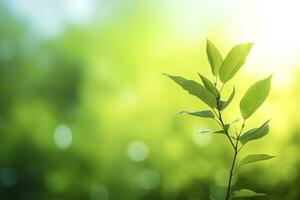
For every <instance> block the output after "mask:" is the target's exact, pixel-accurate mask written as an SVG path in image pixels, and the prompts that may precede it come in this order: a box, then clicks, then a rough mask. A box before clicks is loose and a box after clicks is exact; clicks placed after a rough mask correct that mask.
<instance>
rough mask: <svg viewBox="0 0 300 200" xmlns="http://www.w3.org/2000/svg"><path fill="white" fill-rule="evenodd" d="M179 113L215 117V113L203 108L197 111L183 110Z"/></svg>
mask: <svg viewBox="0 0 300 200" xmlns="http://www.w3.org/2000/svg"><path fill="white" fill-rule="evenodd" d="M179 114H187V115H194V116H197V117H204V118H215V114H214V113H213V112H212V111H210V110H201V111H195V112H188V111H181V112H180V113H179Z"/></svg>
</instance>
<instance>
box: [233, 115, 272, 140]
mask: <svg viewBox="0 0 300 200" xmlns="http://www.w3.org/2000/svg"><path fill="white" fill-rule="evenodd" d="M269 121H270V120H268V121H266V122H265V123H263V124H262V125H261V126H260V127H258V128H253V129H250V130H248V131H246V132H243V133H242V134H241V135H240V137H239V138H240V142H241V143H242V144H246V143H247V142H249V141H251V140H256V139H259V138H262V137H264V136H265V135H267V134H268V132H269Z"/></svg>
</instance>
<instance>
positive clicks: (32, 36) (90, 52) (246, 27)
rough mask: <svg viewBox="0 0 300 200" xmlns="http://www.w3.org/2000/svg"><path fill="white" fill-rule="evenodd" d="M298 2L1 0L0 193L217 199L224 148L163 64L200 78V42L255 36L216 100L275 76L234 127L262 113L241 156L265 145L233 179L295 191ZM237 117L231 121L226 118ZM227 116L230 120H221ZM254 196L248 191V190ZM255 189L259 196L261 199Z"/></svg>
mask: <svg viewBox="0 0 300 200" xmlns="http://www.w3.org/2000/svg"><path fill="white" fill-rule="evenodd" d="M299 6H300V3H299V2H298V1H296V0H286V1H276V0H273V1H271V0H251V1H250V0H223V1H220V0H153V1H141V0H131V1H130V0H125V1H121V0H60V1H59V0H43V1H38V0H19V1H11V0H2V1H0V138H1V139H0V158H1V159H0V199H14V200H19V199H20V200H21V199H22V200H41V199H45V200H48V199H49V200H51V199H52V200H59V199H64V200H77V199H78V200H85V199H86V200H206V199H208V198H209V196H215V197H218V198H220V199H224V198H225V197H224V194H225V190H226V183H227V180H228V170H229V168H230V164H231V160H232V156H233V155H232V151H231V150H232V149H231V146H230V143H229V142H228V141H227V139H226V137H225V136H224V135H221V134H215V135H212V134H211V135H210V134H198V133H199V130H200V131H201V130H215V129H216V128H217V124H216V123H215V122H214V121H211V120H209V119H201V118H197V117H194V116H189V115H181V114H178V113H179V112H180V111H197V110H202V109H207V106H205V105H204V104H203V103H202V102H201V101H199V100H198V99H197V98H195V97H193V96H191V95H188V94H187V93H186V92H185V91H183V90H182V89H181V88H180V87H178V86H177V85H175V84H174V83H173V82H172V81H170V79H168V78H167V77H166V76H164V75H163V73H168V74H172V75H180V76H183V77H185V78H188V79H192V80H196V81H198V82H201V80H200V78H199V76H198V74H197V72H199V73H201V74H202V75H204V76H206V77H208V78H210V79H212V78H213V76H212V75H211V70H210V66H209V63H208V60H207V56H206V49H205V48H206V40H207V39H209V40H210V41H212V42H213V43H214V44H215V45H216V46H217V47H218V48H219V50H220V52H221V53H222V55H223V57H225V56H226V55H227V53H228V52H229V51H230V49H231V47H232V46H234V45H236V44H240V43H244V42H254V45H253V47H252V49H251V52H250V54H249V56H248V58H247V61H246V63H245V65H243V66H242V68H241V69H240V70H239V71H238V73H237V76H236V77H235V78H233V79H232V80H230V81H229V82H228V83H226V86H225V87H224V89H223V92H224V95H225V97H229V95H230V93H231V91H232V88H233V86H235V88H236V95H235V97H234V99H233V101H232V103H231V104H230V105H229V106H228V108H226V110H225V111H224V112H223V115H224V118H225V119H226V121H227V122H233V121H235V120H236V119H237V118H239V119H241V118H242V117H241V114H240V111H239V102H240V99H241V97H242V96H243V95H244V93H245V92H246V90H247V89H248V88H249V87H250V86H251V85H252V84H253V83H255V82H256V81H258V80H261V79H263V78H266V77H268V76H269V75H271V74H273V79H272V89H271V92H270V95H269V97H268V98H267V100H266V101H265V103H264V104H263V105H262V107H260V108H259V109H258V111H257V112H255V113H254V114H253V115H252V116H251V117H250V118H249V120H247V122H246V129H250V128H254V127H258V126H260V125H261V124H262V123H264V122H265V121H266V120H268V119H271V121H270V132H269V134H268V135H267V136H266V137H264V138H263V139H261V140H257V141H253V142H249V144H247V148H245V149H243V150H242V151H241V157H243V156H246V155H248V154H251V153H257V154H259V153H267V154H270V155H275V156H276V157H275V158H273V159H272V160H269V161H265V162H261V163H257V164H253V165H249V166H245V167H243V169H242V170H241V171H240V172H239V175H238V176H235V177H234V178H233V180H232V184H233V188H234V189H235V190H239V189H243V188H244V187H245V188H246V189H251V190H254V191H257V192H259V193H266V194H267V197H266V199H272V200H298V199H299V198H300V191H299V184H300V171H299V169H300V157H299V153H300V112H299V102H300V79H299V78H300V71H299V69H298V66H299V64H300V57H299V55H300V37H299V35H300V28H299V25H298V24H299V19H300V12H299ZM240 125H241V120H240V121H239V122H238V123H237V126H240ZM232 128H234V126H232ZM257 199H259V198H257ZM261 199H263V198H261Z"/></svg>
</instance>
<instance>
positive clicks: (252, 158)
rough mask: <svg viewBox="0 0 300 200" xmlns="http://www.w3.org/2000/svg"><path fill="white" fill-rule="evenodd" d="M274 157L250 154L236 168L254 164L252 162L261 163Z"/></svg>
mask: <svg viewBox="0 0 300 200" xmlns="http://www.w3.org/2000/svg"><path fill="white" fill-rule="evenodd" d="M274 157H275V156H270V155H268V154H251V155H247V156H246V157H245V158H243V159H242V160H241V162H240V164H239V166H238V168H240V167H242V166H244V165H247V164H250V163H254V162H258V161H263V160H269V159H272V158H274Z"/></svg>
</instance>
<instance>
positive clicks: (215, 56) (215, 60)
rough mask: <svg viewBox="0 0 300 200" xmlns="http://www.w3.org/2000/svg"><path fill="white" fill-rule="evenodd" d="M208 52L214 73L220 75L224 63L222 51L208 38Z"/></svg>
mask: <svg viewBox="0 0 300 200" xmlns="http://www.w3.org/2000/svg"><path fill="white" fill-rule="evenodd" d="M206 53H207V58H208V62H209V64H210V66H211V72H212V74H213V75H214V76H218V72H219V68H220V66H221V65H222V62H223V58H222V55H221V53H220V51H219V50H218V49H217V48H216V47H215V45H214V44H213V43H212V42H210V41H209V40H207V43H206Z"/></svg>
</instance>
